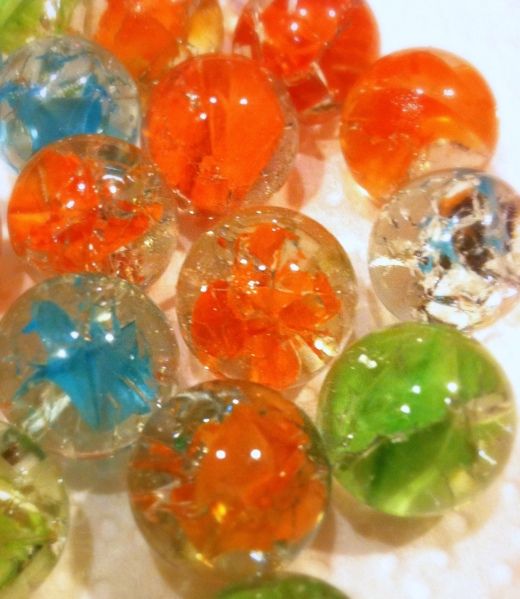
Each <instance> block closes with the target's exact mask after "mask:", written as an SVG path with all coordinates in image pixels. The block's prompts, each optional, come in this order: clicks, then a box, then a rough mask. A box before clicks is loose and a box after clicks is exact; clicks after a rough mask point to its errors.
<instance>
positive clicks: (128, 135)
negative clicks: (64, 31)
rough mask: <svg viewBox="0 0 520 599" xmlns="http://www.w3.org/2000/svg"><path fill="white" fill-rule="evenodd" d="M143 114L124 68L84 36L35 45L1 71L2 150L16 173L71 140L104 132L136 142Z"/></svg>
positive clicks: (12, 58) (21, 51)
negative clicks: (40, 153)
mask: <svg viewBox="0 0 520 599" xmlns="http://www.w3.org/2000/svg"><path fill="white" fill-rule="evenodd" d="M140 110H141V109H140V104H139V97H138V93H137V87H136V85H135V83H134V82H133V80H132V78H131V77H130V75H129V74H128V72H127V71H126V70H125V68H124V67H123V66H122V65H121V63H119V61H118V60H117V59H115V58H114V57H113V56H112V55H111V54H109V53H108V52H107V51H106V50H104V49H103V48H101V47H100V46H97V45H96V44H92V43H91V42H89V41H88V40H86V39H84V38H81V37H76V36H55V37H44V38H41V39H37V40H34V41H33V42H31V43H29V44H27V45H25V46H23V47H21V48H20V49H19V50H17V51H16V52H14V53H13V54H11V55H10V56H9V58H8V60H7V61H6V62H5V63H4V64H3V65H2V66H1V67H0V146H1V149H2V153H3V155H4V158H5V159H6V160H7V162H9V163H10V164H11V165H12V166H13V167H14V168H16V169H20V168H21V167H22V166H23V165H24V164H25V163H26V162H27V160H28V159H29V158H30V157H31V155H32V154H34V153H35V152H36V151H38V150H39V149H41V148H43V147H44V146H46V145H48V144H49V143H51V142H53V141H57V140H58V139H62V138H64V137H70V136H72V135H80V134H85V133H104V134H105V135H109V136H111V137H117V138H120V139H124V140H126V141H129V142H132V143H135V142H136V141H137V140H138V139H139V129H140Z"/></svg>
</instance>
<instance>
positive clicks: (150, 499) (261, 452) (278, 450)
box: [128, 380, 330, 578]
mask: <svg viewBox="0 0 520 599" xmlns="http://www.w3.org/2000/svg"><path fill="white" fill-rule="evenodd" d="M329 474H330V473H329V464H328V461H327V458H326V456H325V454H324V452H323V446H322V443H321V440H320V438H319V435H318V433H317V431H316V429H315V427H314V425H313V424H312V423H311V421H310V420H309V419H308V418H307V417H306V416H305V414H304V413H303V412H302V411H301V410H300V409H299V408H297V407H296V406H295V405H294V404H293V403H292V402H290V401H288V400H286V399H284V398H283V397H282V396H281V395H280V394H279V393H278V392H276V391H273V390H272V389H269V388H267V387H263V386H261V385H257V384H254V383H249V382H243V381H232V380H231V381H213V382H208V383H203V384H201V385H198V386H196V387H192V388H191V389H188V390H187V391H183V392H181V393H179V394H177V395H176V396H175V397H173V398H172V400H171V401H170V402H169V403H168V404H166V405H165V406H164V408H163V409H162V410H160V411H159V412H156V413H155V414H153V415H152V416H151V418H150V420H149V421H148V422H147V424H146V426H145V429H144V432H143V435H142V437H141V439H140V440H139V442H138V445H137V448H136V451H135V454H134V456H133V458H132V460H131V463H130V469H129V478H128V483H129V492H130V498H131V505H132V509H133V512H134V515H135V518H136V521H137V524H138V525H139V527H140V529H141V531H142V532H143V534H144V536H145V537H146V539H147V540H148V541H149V542H150V544H151V545H152V546H153V547H154V548H155V549H156V550H157V551H158V552H159V553H160V554H161V555H162V556H163V557H164V558H166V559H167V560H168V561H170V562H177V563H179V562H180V561H181V560H184V563H185V564H186V563H190V564H192V565H195V564H201V565H202V564H204V565H206V566H208V567H210V568H214V569H215V570H217V571H218V572H220V573H223V574H225V575H227V576H231V577H233V578H240V577H244V576H247V575H252V574H259V573H262V572H265V571H269V570H272V569H273V568H276V567H278V566H279V565H281V564H282V563H284V562H286V561H287V560H289V559H291V558H293V557H294V556H295V555H296V554H297V553H298V551H299V550H300V549H302V548H303V546H304V545H305V544H306V543H308V542H309V541H310V540H311V539H312V537H313V536H314V534H315V532H316V530H317V527H318V526H319V524H320V523H321V521H322V519H323V515H324V513H325V511H326V509H327V506H328V498H329V483H330V479H329Z"/></svg>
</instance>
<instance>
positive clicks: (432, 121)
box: [340, 48, 498, 204]
mask: <svg viewBox="0 0 520 599" xmlns="http://www.w3.org/2000/svg"><path fill="white" fill-rule="evenodd" d="M497 135H498V122H497V116H496V105H495V99H494V97H493V93H492V91H491V89H490V88H489V86H488V85H487V83H486V82H485V80H484V79H483V78H482V75H480V73H479V72H478V71H477V70H476V69H475V68H474V67H473V66H472V65H470V64H469V63H468V62H466V61H465V60H463V59H462V58H460V57H458V56H455V55H454V54H450V53H449V52H446V51H444V50H434V49H429V48H424V49H410V50H402V51H400V52H396V53H394V54H390V55H388V56H384V57H383V58H381V59H379V60H378V61H377V62H375V63H374V64H373V65H372V66H371V67H370V68H369V69H368V70H367V71H366V72H365V73H364V74H363V75H362V76H361V77H360V78H359V80H358V82H357V83H356V84H355V86H354V88H353V89H352V90H351V92H350V94H349V96H348V98H347V100H346V102H345V105H344V107H343V113H342V128H341V133H340V138H341V145H342V149H343V154H344V156H345V159H346V161H347V164H348V166H349V168H350V170H351V172H352V175H353V177H354V179H355V181H356V182H357V183H358V184H359V185H360V186H361V187H362V188H364V189H365V190H366V192H368V194H370V195H371V196H372V198H373V199H374V200H375V201H376V202H378V203H381V204H382V203H385V202H386V201H388V198H389V196H390V195H391V194H392V193H394V192H395V191H396V190H397V189H398V188H399V187H400V186H402V185H404V184H405V183H407V182H408V181H409V180H411V179H414V178H416V177H419V176H421V175H425V174H427V173H429V172H432V171H438V170H441V169H448V168H463V167H468V168H482V167H484V166H485V165H486V164H487V163H488V162H489V160H490V158H491V157H492V155H493V152H494V150H495V146H496V142H497Z"/></svg>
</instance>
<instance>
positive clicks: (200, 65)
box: [145, 55, 298, 216]
mask: <svg viewBox="0 0 520 599" xmlns="http://www.w3.org/2000/svg"><path fill="white" fill-rule="evenodd" d="M145 140H146V143H147V145H148V148H149V151H150V153H151V155H152V158H153V159H154V160H155V162H156V163H157V164H158V166H159V168H160V169H161V171H162V173H163V175H164V177H165V179H166V181H167V182H168V183H169V185H170V186H171V187H172V188H173V189H174V190H176V191H178V192H179V193H180V195H181V197H182V199H183V202H182V205H183V207H184V208H186V209H187V210H188V211H189V212H191V213H196V214H201V215H204V216H216V215H223V214H227V213H229V212H232V211H234V210H236V209H237V208H239V207H240V206H241V205H243V204H245V203H253V202H254V203H259V202H261V201H263V200H265V199H266V198H267V197H269V196H270V195H272V194H273V193H274V192H275V191H277V190H278V189H279V188H280V187H281V186H282V185H283V183H284V182H285V180H286V178H287V175H288V173H289V170H290V168H291V165H292V161H293V158H294V156H295V153H296V148H297V143H298V128H297V121H296V119H295V116H294V111H293V109H292V106H291V103H290V100H289V99H288V97H287V94H286V93H285V92H283V90H282V87H281V86H280V85H277V84H275V83H274V82H273V81H272V80H271V79H270V77H269V76H268V75H267V73H266V72H265V71H263V70H262V69H261V68H260V67H259V66H258V65H257V64H256V63H254V62H253V61H252V60H248V59H246V58H243V57H241V56H223V55H207V56H200V57H195V58H190V59H188V60H186V61H185V62H183V63H182V64H180V65H178V66H177V67H175V68H174V69H172V70H171V71H169V72H168V73H167V74H166V75H165V77H164V78H163V79H162V80H161V81H160V82H159V83H158V85H157V86H156V87H155V88H154V90H153V92H152V94H151V97H150V102H149V107H148V114H147V125H146V130H145Z"/></svg>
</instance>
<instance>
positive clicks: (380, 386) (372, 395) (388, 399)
mask: <svg viewBox="0 0 520 599" xmlns="http://www.w3.org/2000/svg"><path fill="white" fill-rule="evenodd" d="M319 411H320V416H319V418H320V428H321V431H322V433H323V438H324V442H325V446H326V448H327V451H328V454H329V457H330V459H331V462H332V467H333V470H334V474H335V476H336V478H337V480H338V481H339V483H340V484H341V485H343V487H344V488H345V489H347V490H348V491H349V492H350V493H351V494H352V495H353V496H354V497H355V498H357V499H358V500H359V501H361V502H363V503H365V504H367V505H369V506H371V507H373V508H375V509H377V510H379V511H382V512H386V513H388V514H393V515H396V516H424V515H432V514H439V513H442V512H444V511H446V510H448V509H450V508H454V507H456V506H458V505H460V504H461V503H463V502H465V501H467V500H468V499H471V498H472V497H474V496H475V495H476V494H477V493H478V492H480V491H482V489H484V488H485V487H487V486H488V485H489V483H490V482H491V481H492V480H493V479H494V478H495V477H496V476H497V475H498V474H499V473H500V471H501V470H502V468H503V467H504V465H505V463H506V461H507V459H508V456H509V453H510V451H511V448H512V444H513V438H514V432H515V426H516V417H515V405H514V399H513V397H512V393H511V389H510V387H509V383H508V381H507V379H506V378H505V375H504V373H503V372H502V370H501V369H500V367H499V366H498V364H497V363H496V362H495V361H494V360H493V358H492V357H491V356H490V354H488V352H487V351H486V350H485V349H484V348H483V347H482V346H481V345H480V344H479V343H478V342H477V341H474V340H473V339H470V338H468V337H466V336H464V335H463V334H462V333H460V332H458V331H457V330H455V329H452V328H449V327H447V326H441V325H431V324H419V323H404V324H401V325H396V326H394V327H390V328H388V329H384V330H381V331H377V332H375V333H372V334H370V335H367V336H366V337H363V338H362V339H360V340H359V341H357V342H356V343H355V344H354V345H352V346H350V347H349V348H348V349H347V350H346V351H345V352H344V353H343V355H342V356H341V357H340V358H339V359H338V360H337V362H336V363H335V365H334V366H333V368H332V370H331V371H330V373H329V375H328V377H327V379H326V381H325V383H324V386H323V389H322V393H321V398H320V408H319Z"/></svg>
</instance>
